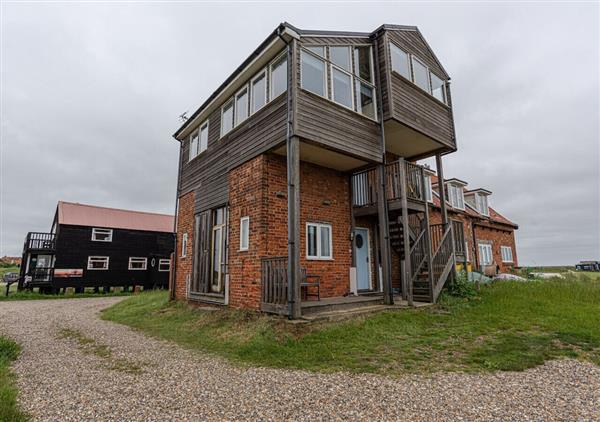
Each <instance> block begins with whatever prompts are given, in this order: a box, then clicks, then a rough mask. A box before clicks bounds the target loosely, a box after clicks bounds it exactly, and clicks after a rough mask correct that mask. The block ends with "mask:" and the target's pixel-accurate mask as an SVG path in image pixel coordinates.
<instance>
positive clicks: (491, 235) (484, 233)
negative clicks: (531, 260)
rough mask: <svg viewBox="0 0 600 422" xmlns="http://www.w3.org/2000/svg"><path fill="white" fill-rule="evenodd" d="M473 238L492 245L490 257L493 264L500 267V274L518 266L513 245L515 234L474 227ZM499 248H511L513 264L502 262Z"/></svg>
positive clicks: (496, 229) (515, 249)
mask: <svg viewBox="0 0 600 422" xmlns="http://www.w3.org/2000/svg"><path fill="white" fill-rule="evenodd" d="M475 238H476V239H477V240H478V241H479V240H484V241H489V242H491V244H492V255H493V257H494V261H495V263H496V264H497V265H498V266H499V267H500V272H507V271H510V270H511V269H512V268H514V267H516V266H518V261H517V248H516V244H515V232H514V231H507V230H501V229H499V228H495V227H494V228H492V227H482V226H480V225H475ZM501 246H510V247H511V248H512V255H513V261H514V262H513V263H508V262H502V254H501V252H500V247H501Z"/></svg>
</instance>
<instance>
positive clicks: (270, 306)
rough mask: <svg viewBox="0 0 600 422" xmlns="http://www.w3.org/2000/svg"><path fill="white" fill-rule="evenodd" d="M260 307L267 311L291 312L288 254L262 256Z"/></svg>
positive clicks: (282, 313)
mask: <svg viewBox="0 0 600 422" xmlns="http://www.w3.org/2000/svg"><path fill="white" fill-rule="evenodd" d="M260 307H261V310H262V311H265V312H272V313H277V314H280V315H288V314H289V307H288V259H287V256H280V257H273V258H262V260H261V298H260Z"/></svg>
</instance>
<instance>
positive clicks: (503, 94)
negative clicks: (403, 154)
mask: <svg viewBox="0 0 600 422" xmlns="http://www.w3.org/2000/svg"><path fill="white" fill-rule="evenodd" d="M1 9H2V18H1V24H2V40H1V44H2V45H1V48H2V57H1V60H0V61H1V67H2V68H1V71H2V86H1V90H0V92H1V94H0V95H1V105H2V113H1V114H2V116H1V118H2V122H1V124H2V126H1V130H2V132H1V144H2V145H1V163H0V165H1V177H2V179H1V181H0V185H1V189H2V196H1V198H0V200H1V212H2V214H1V227H0V237H1V239H0V255H5V254H8V255H20V252H21V248H22V242H23V238H24V236H25V235H26V233H27V232H28V231H36V230H39V231H47V230H49V229H50V224H51V220H52V217H53V213H54V210H55V207H56V203H57V201H58V200H66V201H76V202H82V203H90V204H97V205H104V206H111V207H122V208H131V209H138V210H145V211H155V212H163V213H172V212H173V210H174V205H175V185H176V176H177V175H176V173H177V154H178V150H177V143H176V142H175V141H174V140H173V139H172V138H171V134H172V133H173V132H174V131H175V129H176V128H177V127H178V125H179V121H178V118H177V116H178V115H179V114H181V113H182V112H184V111H186V110H187V111H189V112H190V113H191V112H193V111H194V110H195V108H197V107H198V106H199V105H200V104H201V103H202V102H203V101H204V100H205V99H206V98H207V97H208V96H209V95H210V94H211V93H212V92H213V90H214V89H215V88H216V87H217V86H219V85H220V84H221V82H222V81H223V80H224V79H225V78H226V77H227V76H228V75H229V74H230V73H231V72H232V71H233V70H234V69H235V68H236V67H237V66H238V65H239V64H240V63H241V61H242V60H244V59H245V58H246V57H247V56H248V55H249V54H250V52H251V51H252V50H253V49H254V48H256V47H257V46H258V44H259V43H260V42H261V41H262V40H263V39H264V38H265V37H266V36H267V35H268V34H269V33H270V32H271V31H272V30H273V29H274V28H275V27H276V26H277V24H278V23H279V22H282V21H288V22H290V23H291V24H293V25H295V26H297V27H299V28H304V29H330V30H349V31H372V30H373V29H375V28H376V27H378V26H379V25H380V24H382V23H394V24H406V25H416V26H418V27H419V28H420V30H421V31H422V33H423V34H424V35H425V37H426V39H427V40H428V42H429V44H430V45H431V46H432V48H433V49H434V51H435V53H436V54H437V56H438V58H439V59H440V61H441V62H442V63H443V65H444V67H445V68H446V70H447V71H448V73H449V74H450V76H451V77H452V97H453V103H454V112H455V120H456V132H457V139H458V141H457V142H458V152H456V153H454V154H452V155H449V156H446V158H445V161H444V165H445V173H446V177H458V178H460V179H463V180H466V181H468V182H469V187H470V188H475V187H485V188H487V189H489V190H491V191H492V192H493V195H492V197H491V205H492V206H493V207H495V208H496V209H497V210H498V211H499V212H500V213H502V214H504V215H505V216H506V217H508V218H510V219H511V220H513V221H515V222H517V223H518V224H519V230H518V232H517V252H518V255H519V258H520V263H521V264H523V265H531V264H537V265H551V264H573V263H575V262H577V261H579V260H581V259H600V221H599V220H600V217H599V215H600V214H599V213H600V211H599V209H600V203H599V202H600V199H599V197H600V192H599V190H600V188H599V184H600V182H599V180H600V174H599V161H600V151H599V131H600V130H599V124H600V122H599V115H600V110H599V97H600V86H599V71H600V69H599V37H600V33H599V10H598V4H597V3H581V4H574V3H568V4H559V3H548V4H542V3H538V4H530V5H518V4H509V5H501V4H492V3H488V4H471V3H457V4H450V3H427V4H418V3H380V4H376V3H362V4H361V3H352V4H348V3H344V4H340V3H338V4H335V3H331V4H325V5H324V4H316V3H312V4H300V3H294V4H277V3H255V4H250V3H228V4H223V3H221V4H216V3H189V2H188V3H176V4H172V3H169V4H159V3H149V2H148V3H143V2H140V3H130V4H120V3H101V2H97V3H85V4H84V3H80V4H74V3H58V2H56V3H52V4H40V3H29V4H27V3H25V2H19V3H8V2H5V1H3V2H2V6H1Z"/></svg>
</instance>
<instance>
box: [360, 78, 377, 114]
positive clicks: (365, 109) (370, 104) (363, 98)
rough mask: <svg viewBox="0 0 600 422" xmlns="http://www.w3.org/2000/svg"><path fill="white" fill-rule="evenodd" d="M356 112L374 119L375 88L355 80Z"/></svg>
mask: <svg viewBox="0 0 600 422" xmlns="http://www.w3.org/2000/svg"><path fill="white" fill-rule="evenodd" d="M356 111H358V112H359V113H361V114H364V115H365V116H368V117H370V118H372V119H374V118H375V88H373V87H372V86H370V85H367V84H366V83H364V82H361V81H359V80H356Z"/></svg>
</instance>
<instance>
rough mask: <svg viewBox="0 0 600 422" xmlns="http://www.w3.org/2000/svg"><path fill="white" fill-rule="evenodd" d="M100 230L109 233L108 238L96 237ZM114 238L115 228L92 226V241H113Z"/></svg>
mask: <svg viewBox="0 0 600 422" xmlns="http://www.w3.org/2000/svg"><path fill="white" fill-rule="evenodd" d="M98 232H105V233H108V238H107V239H96V234H97V233H98ZM112 238H113V229H105V228H101V227H94V228H92V241H93V242H112Z"/></svg>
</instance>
